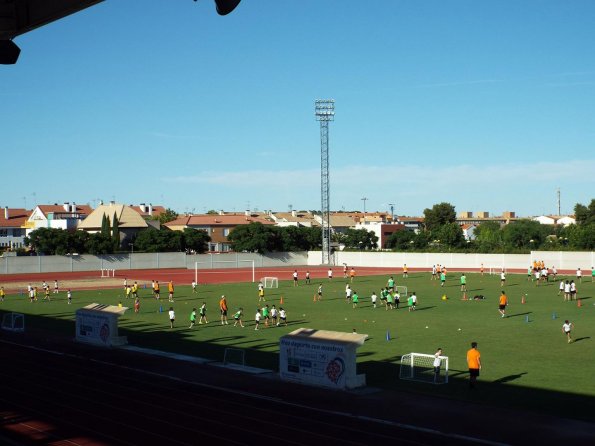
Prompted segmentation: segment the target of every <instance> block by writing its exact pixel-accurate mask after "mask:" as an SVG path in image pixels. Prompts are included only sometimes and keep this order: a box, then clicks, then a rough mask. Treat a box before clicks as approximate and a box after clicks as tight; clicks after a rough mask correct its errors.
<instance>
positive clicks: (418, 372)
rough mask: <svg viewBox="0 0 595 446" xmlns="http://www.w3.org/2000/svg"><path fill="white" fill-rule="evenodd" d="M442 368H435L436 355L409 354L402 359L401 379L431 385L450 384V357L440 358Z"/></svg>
mask: <svg viewBox="0 0 595 446" xmlns="http://www.w3.org/2000/svg"><path fill="white" fill-rule="evenodd" d="M439 358H440V366H439V368H438V369H437V370H435V368H434V359H436V357H435V356H434V355H428V354H424V353H409V354H406V355H403V356H402V357H401V368H400V369H399V379H409V380H412V381H419V382H425V383H431V384H446V383H448V356H439Z"/></svg>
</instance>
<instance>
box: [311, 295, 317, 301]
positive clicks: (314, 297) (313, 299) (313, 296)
mask: <svg viewBox="0 0 595 446" xmlns="http://www.w3.org/2000/svg"><path fill="white" fill-rule="evenodd" d="M312 302H316V294H313V295H312Z"/></svg>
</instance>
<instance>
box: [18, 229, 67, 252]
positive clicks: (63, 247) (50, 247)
mask: <svg viewBox="0 0 595 446" xmlns="http://www.w3.org/2000/svg"><path fill="white" fill-rule="evenodd" d="M24 242H25V244H26V245H27V246H29V247H30V248H31V249H33V250H34V251H36V252H37V253H38V254H45V255H64V254H66V253H68V252H69V233H68V231H65V230H64V229H53V228H38V229H36V230H34V231H31V233H30V234H29V235H28V236H27V237H25V240H24Z"/></svg>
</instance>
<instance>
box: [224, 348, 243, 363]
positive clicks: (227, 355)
mask: <svg viewBox="0 0 595 446" xmlns="http://www.w3.org/2000/svg"><path fill="white" fill-rule="evenodd" d="M244 353H245V352H244V350H243V349H241V348H231V347H227V348H226V349H225V351H224V352H223V365H229V364H235V365H240V366H242V367H244V366H245V365H246V361H245V354H244Z"/></svg>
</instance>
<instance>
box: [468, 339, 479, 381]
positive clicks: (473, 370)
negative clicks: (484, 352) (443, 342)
mask: <svg viewBox="0 0 595 446" xmlns="http://www.w3.org/2000/svg"><path fill="white" fill-rule="evenodd" d="M480 358H481V354H480V353H479V350H477V342H472V343H471V348H470V349H469V350H468V351H467V367H469V388H471V389H473V388H474V387H475V382H476V381H477V377H478V376H479V371H480V370H481V359H480Z"/></svg>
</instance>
